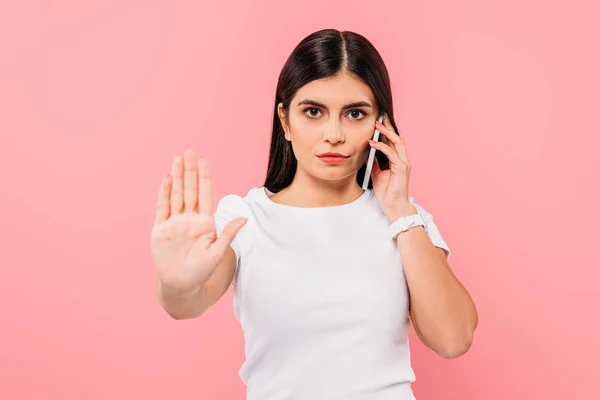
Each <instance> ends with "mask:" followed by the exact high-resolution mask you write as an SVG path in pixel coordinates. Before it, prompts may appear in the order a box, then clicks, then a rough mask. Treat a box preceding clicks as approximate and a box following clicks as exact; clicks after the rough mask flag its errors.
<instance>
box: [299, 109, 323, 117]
mask: <svg viewBox="0 0 600 400" xmlns="http://www.w3.org/2000/svg"><path fill="white" fill-rule="evenodd" d="M307 111H308V113H307ZM310 111H317V112H321V111H320V110H319V109H318V108H314V107H309V108H305V109H304V111H303V112H304V114H306V115H307V116H308V117H309V118H317V117H316V116H311V115H309V114H310Z"/></svg>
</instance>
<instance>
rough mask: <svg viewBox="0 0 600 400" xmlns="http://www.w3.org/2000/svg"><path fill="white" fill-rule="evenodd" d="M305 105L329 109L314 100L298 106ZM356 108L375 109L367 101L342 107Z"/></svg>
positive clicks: (304, 101)
mask: <svg viewBox="0 0 600 400" xmlns="http://www.w3.org/2000/svg"><path fill="white" fill-rule="evenodd" d="M303 104H308V105H311V106H315V107H320V108H327V106H326V105H325V104H323V103H319V102H318V101H314V100H308V99H307V100H302V101H301V102H299V103H298V104H297V105H298V106H301V105H303ZM355 107H369V108H373V106H372V105H371V103H369V102H367V101H356V102H354V103H350V104H346V105H345V106H343V107H342V110H347V109H349V108H355Z"/></svg>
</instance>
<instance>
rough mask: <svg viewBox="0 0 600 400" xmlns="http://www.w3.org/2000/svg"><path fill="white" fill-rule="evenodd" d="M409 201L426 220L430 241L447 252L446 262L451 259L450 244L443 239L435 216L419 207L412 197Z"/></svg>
mask: <svg viewBox="0 0 600 400" xmlns="http://www.w3.org/2000/svg"><path fill="white" fill-rule="evenodd" d="M408 200H409V201H410V203H411V204H412V205H413V206H415V208H416V209H417V211H418V212H419V213H420V214H421V215H422V216H423V219H424V220H425V224H426V227H427V235H428V236H429V239H430V240H431V242H432V243H433V245H434V246H435V247H439V248H441V249H444V251H445V252H446V260H449V259H450V253H451V252H450V247H449V246H448V244H447V243H446V241H445V240H444V238H442V234H441V233H440V230H439V229H438V227H437V226H436V224H435V222H433V215H431V214H429V213H428V212H427V211H426V210H425V209H424V208H423V207H421V206H420V205H418V204H417V203H416V202H415V201H414V199H413V197H412V196H409V197H408Z"/></svg>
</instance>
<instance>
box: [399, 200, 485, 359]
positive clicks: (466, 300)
mask: <svg viewBox="0 0 600 400" xmlns="http://www.w3.org/2000/svg"><path fill="white" fill-rule="evenodd" d="M416 212H417V210H416V208H415V207H414V206H413V205H412V204H408V205H404V206H402V208H401V209H400V210H399V211H398V217H399V216H404V215H410V214H414V213H416ZM396 242H397V245H398V247H399V251H400V257H401V259H402V265H403V268H404V272H405V276H406V281H407V284H408V288H409V293H410V307H411V317H412V321H413V324H414V326H415V330H416V331H417V333H418V335H419V337H420V338H421V340H422V341H423V343H424V344H425V345H426V346H428V347H429V348H431V349H432V350H434V351H435V352H436V353H438V354H439V355H440V356H442V357H444V358H454V357H458V356H460V355H461V354H463V353H465V352H466V351H467V350H468V349H469V347H470V346H471V342H472V339H473V331H474V330H475V327H476V325H477V311H476V308H475V305H474V303H473V300H472V299H471V296H470V295H469V293H468V292H467V290H466V289H465V288H464V287H463V286H462V285H461V283H460V282H459V281H458V280H457V279H456V277H455V276H454V274H453V273H452V270H451V268H450V266H449V265H448V262H447V260H446V257H445V254H444V252H443V250H442V249H439V248H437V247H435V246H434V245H433V243H432V242H431V240H430V239H429V236H428V235H427V232H426V231H425V229H424V228H423V227H421V226H417V227H414V228H411V229H409V230H408V231H405V232H402V233H401V234H400V235H398V237H397V239H396Z"/></svg>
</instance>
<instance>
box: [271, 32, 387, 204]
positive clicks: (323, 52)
mask: <svg viewBox="0 0 600 400" xmlns="http://www.w3.org/2000/svg"><path fill="white" fill-rule="evenodd" d="M343 70H346V71H348V72H350V73H353V74H354V75H356V76H357V77H359V78H360V79H362V80H363V81H364V82H365V83H366V84H367V85H368V86H369V87H370V88H371V90H372V91H373V94H374V96H375V101H376V103H377V106H378V107H379V109H380V111H381V112H386V113H387V115H388V118H389V120H390V122H391V124H392V126H393V127H394V130H395V131H396V132H398V129H397V128H396V124H395V122H394V111H393V110H394V108H393V104H392V91H391V87H390V79H389V75H388V71H387V68H386V67H385V63H384V62H383V59H382V58H381V56H380V54H379V52H378V51H377V50H376V49H375V47H374V46H373V45H372V44H371V42H369V41H368V40H367V39H366V38H365V37H364V36H362V35H360V34H358V33H354V32H349V31H339V30H337V29H323V30H320V31H317V32H314V33H311V34H310V35H308V36H307V37H306V38H304V39H303V40H302V41H301V42H300V43H298V45H297V46H296V48H295V49H294V50H293V51H292V54H290V56H289V57H288V59H287V61H286V63H285V65H284V66H283V68H282V70H281V73H280V74H279V80H278V82H277V89H276V93H275V107H274V108H275V110H274V112H273V133H272V136H271V148H270V153H269V165H268V168H267V176H266V179H265V183H264V186H265V187H266V188H267V189H269V190H270V191H271V192H273V193H277V192H279V191H280V190H282V189H284V188H286V187H288V186H289V185H290V184H291V183H292V180H293V179H294V176H295V174H296V168H297V160H296V157H295V156H294V152H293V149H292V146H291V143H290V142H288V141H287V140H286V139H285V137H284V130H283V126H282V125H281V121H280V120H279V116H278V113H277V105H278V104H279V103H283V109H284V112H285V114H286V115H288V114H289V108H290V102H291V100H292V98H293V97H294V96H295V94H296V92H297V91H298V89H300V88H301V87H302V86H304V85H306V84H307V83H309V82H311V81H313V80H316V79H322V78H327V77H331V76H335V75H337V74H338V73H340V72H342V71H343ZM375 154H376V157H377V161H378V162H379V166H380V168H381V169H387V168H388V167H389V160H388V158H387V156H386V155H385V154H383V153H382V152H380V151H379V150H378V151H377V152H376V153H375ZM365 169H366V165H363V166H362V167H361V168H360V169H359V171H358V174H357V182H358V183H359V185H362V180H363V178H364V176H365ZM372 186H373V185H372V182H371V181H369V188H372Z"/></svg>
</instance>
